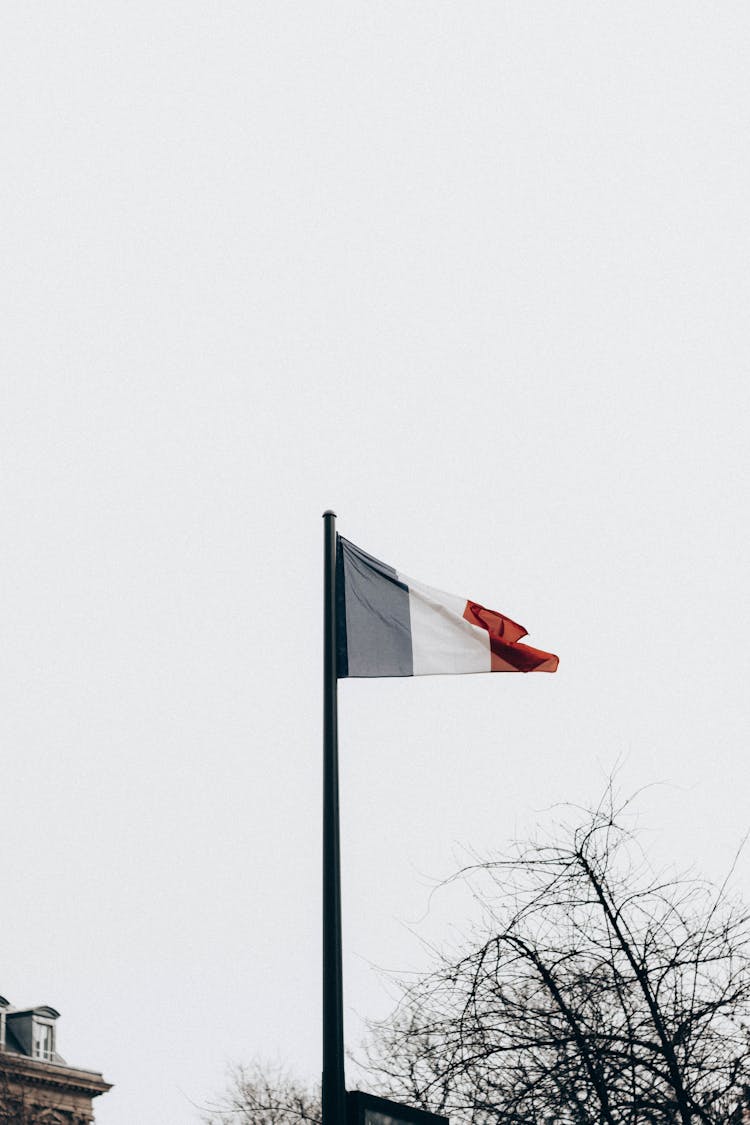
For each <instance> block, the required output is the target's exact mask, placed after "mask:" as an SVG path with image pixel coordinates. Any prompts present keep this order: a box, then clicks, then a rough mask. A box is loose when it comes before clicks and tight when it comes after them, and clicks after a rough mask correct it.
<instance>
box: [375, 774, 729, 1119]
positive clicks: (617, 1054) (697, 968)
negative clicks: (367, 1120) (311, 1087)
mask: <svg viewBox="0 0 750 1125" xmlns="http://www.w3.org/2000/svg"><path fill="white" fill-rule="evenodd" d="M627 820H628V814H627V812H626V806H621V807H619V808H618V807H617V806H616V804H615V802H614V800H613V796H612V792H611V789H610V790H609V791H608V793H607V795H606V796H605V799H604V800H603V802H602V803H601V805H600V806H599V807H598V808H596V809H595V810H593V811H590V812H588V813H587V814H585V815H583V817H582V818H581V817H579V819H578V823H577V824H575V825H573V826H567V827H566V826H559V825H558V826H557V827H556V828H555V829H554V830H553V832H552V834H551V835H548V836H547V837H546V838H544V839H538V840H535V841H533V842H531V843H529V844H526V845H519V846H517V847H516V848H515V849H514V850H513V851H512V852H511V854H509V855H507V856H505V857H503V858H501V859H498V860H493V861H491V862H483V863H477V864H475V865H472V866H471V867H469V868H467V869H466V870H465V871H463V872H462V873H461V875H462V877H464V878H466V879H468V880H470V882H471V883H472V886H473V890H474V893H475V895H476V897H477V899H478V900H479V902H480V904H481V907H482V922H481V924H480V926H479V929H478V932H477V933H476V935H475V937H474V938H473V939H472V940H471V941H470V942H469V943H468V945H467V947H466V948H465V949H464V950H463V952H462V955H461V956H455V955H453V956H451V955H445V954H442V955H438V957H437V963H436V966H435V968H434V969H433V970H432V971H431V972H430V973H429V974H428V975H426V976H424V977H423V978H421V979H418V980H417V981H416V982H415V983H412V984H410V985H408V986H406V987H404V990H403V996H402V999H401V1002H400V1004H399V1006H398V1008H397V1010H396V1013H395V1014H394V1016H393V1017H392V1018H391V1019H390V1020H388V1021H387V1022H385V1023H383V1024H380V1025H376V1026H375V1027H374V1028H373V1038H372V1041H371V1043H370V1045H369V1049H368V1059H369V1067H370V1070H371V1073H372V1074H373V1079H374V1081H375V1082H376V1083H377V1084H378V1086H379V1087H380V1088H381V1089H382V1090H384V1091H385V1092H388V1093H389V1094H391V1095H392V1096H395V1097H398V1098H403V1099H404V1100H406V1101H408V1102H411V1103H412V1104H416V1105H419V1106H422V1107H423V1108H426V1109H432V1110H434V1111H437V1112H443V1113H448V1114H450V1115H451V1117H453V1118H455V1119H457V1120H462V1121H466V1122H472V1123H473V1125H492V1123H494V1122H499V1123H503V1125H537V1123H538V1125H542V1123H545V1125H697V1123H699V1122H700V1123H702V1125H718V1123H719V1122H721V1123H726V1122H729V1121H730V1120H738V1119H739V1118H740V1116H741V1112H742V1105H743V1103H745V1102H746V1099H745V1098H744V1089H743V1088H744V1085H745V1083H748V1082H750V1038H749V1036H748V1026H749V1025H750V959H749V954H750V946H749V944H748V938H749V937H750V923H749V919H748V912H747V910H746V909H745V908H744V907H743V906H742V905H741V904H739V903H737V902H735V901H734V900H733V899H732V898H731V896H730V895H729V893H728V892H727V889H726V883H725V884H724V885H723V886H722V887H719V888H716V887H714V886H711V885H710V884H708V883H706V882H704V881H702V880H700V879H698V878H697V877H695V876H682V877H678V876H676V875H665V876H659V875H656V874H654V872H653V871H652V870H651V869H650V867H649V865H648V863H647V861H646V859H645V857H644V854H643V852H642V850H641V849H640V847H639V845H638V842H637V840H636V838H635V837H634V835H633V834H632V832H631V831H630V830H629V829H628V827H627Z"/></svg>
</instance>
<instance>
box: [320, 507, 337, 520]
mask: <svg viewBox="0 0 750 1125" xmlns="http://www.w3.org/2000/svg"><path fill="white" fill-rule="evenodd" d="M326 516H333V518H334V519H335V518H336V513H335V512H334V511H333V510H332V509H331V508H326V510H325V511H324V512H323V519H325V518H326Z"/></svg>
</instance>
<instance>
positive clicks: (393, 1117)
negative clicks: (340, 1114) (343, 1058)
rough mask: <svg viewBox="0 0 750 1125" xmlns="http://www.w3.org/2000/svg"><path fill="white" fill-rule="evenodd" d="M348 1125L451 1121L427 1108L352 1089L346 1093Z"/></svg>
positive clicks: (418, 1124)
mask: <svg viewBox="0 0 750 1125" xmlns="http://www.w3.org/2000/svg"><path fill="white" fill-rule="evenodd" d="M346 1125H449V1122H448V1118H447V1117H441V1116H440V1115H439V1114H437V1113H428V1112H427V1110H425V1109H415V1108H414V1107H413V1106H410V1105H401V1103H400V1102H392V1101H391V1100H390V1099H389V1098H376V1097H375V1095H374V1094H364V1093H363V1092H362V1091H361V1090H350V1091H349V1092H348V1093H347V1095H346Z"/></svg>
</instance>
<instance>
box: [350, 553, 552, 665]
mask: <svg viewBox="0 0 750 1125" xmlns="http://www.w3.org/2000/svg"><path fill="white" fill-rule="evenodd" d="M336 601H337V604H336V620H337V638H336V648H337V652H336V657H337V660H336V663H337V672H338V678H339V679H346V678H353V677H369V676H432V675H439V674H441V673H447V674H451V673H453V674H461V673H467V672H555V671H556V670H557V664H558V660H557V657H556V656H553V655H552V654H551V653H549V652H542V651H541V650H539V649H536V648H531V647H530V646H529V645H523V644H519V641H520V640H521V638H522V637H525V636H526V630H525V629H524V628H523V626H522V625H518V624H516V622H515V621H511V619H510V618H509V617H506V616H505V615H504V614H502V613H497V612H496V611H495V610H491V609H485V608H484V606H481V605H479V604H478V603H477V602H473V601H468V600H467V599H466V598H460V597H456V596H454V595H453V594H445V593H443V592H442V590H433V589H432V588H431V587H430V586H425V585H424V583H422V582H415V581H414V579H413V578H408V577H407V576H406V575H405V574H401V573H399V572H398V571H397V570H395V569H394V568H393V567H392V566H387V565H386V564H385V563H382V562H380V561H379V560H378V559H375V558H373V557H372V555H368V554H367V553H366V552H365V551H363V550H361V548H360V547H355V545H354V544H353V543H350V542H349V541H348V540H347V539H344V538H342V537H341V536H340V535H339V536H338V537H337V544H336Z"/></svg>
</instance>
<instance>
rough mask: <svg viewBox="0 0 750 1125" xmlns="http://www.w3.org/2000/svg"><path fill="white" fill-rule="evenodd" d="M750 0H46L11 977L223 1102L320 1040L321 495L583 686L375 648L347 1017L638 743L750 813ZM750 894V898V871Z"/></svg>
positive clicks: (14, 203)
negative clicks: (516, 843)
mask: <svg viewBox="0 0 750 1125" xmlns="http://www.w3.org/2000/svg"><path fill="white" fill-rule="evenodd" d="M749 48H750V7H749V6H748V5H747V4H746V3H744V2H737V3H732V2H727V3H721V4H716V3H708V2H706V3H694V2H691V0H679V2H669V3H659V2H654V0H646V2H637V0H636V2H634V0H628V2H627V3H624V2H623V3H603V2H601V0H597V2H589V0H581V2H570V3H559V2H556V0H538V2H535V0H516V2H505V0H491V2H490V0H487V2H483V0H468V2H464V3H456V2H450V3H449V2H445V0H430V2H423V0H406V2H405V0H398V2H395V0H370V2H369V3H362V2H359V0H341V2H337V3H318V2H316V0H307V2H296V3H289V2H285V0H272V2H253V0H242V2H239V0H227V2H218V0H205V2H203V3H196V2H195V0H179V3H178V2H176V0H175V2H173V3H166V2H159V0H156V2H154V0H149V3H145V2H143V0H130V2H129V3H127V4H126V3H119V2H118V3H112V2H107V0H104V2H102V0H96V2H93V0H80V2H79V0H70V2H67V0H54V2H53V0H47V2H35V0H29V2H24V3H16V4H14V3H6V4H5V5H4V6H3V9H2V13H1V14H0V89H1V100H0V106H1V107H2V169H3V170H2V177H0V201H1V204H0V206H1V210H0V216H1V219H0V222H1V229H0V238H1V242H2V245H1V251H2V272H1V273H0V295H1V307H2V324H1V327H0V360H1V365H2V366H1V385H2V400H1V402H0V455H1V456H2V476H1V486H0V513H1V517H0V518H1V522H2V543H3V548H2V554H3V564H2V572H3V573H2V587H1V593H0V667H1V675H0V729H1V737H0V742H1V745H2V770H1V772H0V794H1V799H2V804H1V806H0V813H1V818H2V819H1V823H2V835H3V863H2V866H1V868H0V902H1V903H2V913H1V919H2V920H1V922H0V992H2V993H3V994H4V995H6V996H7V997H8V998H9V999H10V1000H11V1001H12V1002H13V1003H15V1004H19V1005H26V1004H35V1003H49V1004H53V1005H54V1006H56V1007H57V1008H59V1009H60V1010H61V1011H62V1013H63V1016H62V1019H61V1021H60V1028H59V1043H60V1049H61V1051H62V1053H63V1054H64V1055H65V1056H66V1057H67V1058H68V1059H69V1061H71V1062H73V1063H76V1064H80V1065H83V1066H88V1067H91V1068H94V1069H101V1070H102V1071H103V1072H104V1075H105V1077H107V1078H108V1079H109V1080H110V1081H112V1082H114V1083H116V1086H115V1089H114V1090H113V1091H112V1093H111V1094H109V1095H107V1096H105V1097H104V1098H102V1099H101V1101H100V1103H99V1108H98V1111H97V1116H98V1121H99V1122H100V1125H133V1123H134V1122H137V1123H138V1125H183V1123H184V1125H190V1123H191V1122H195V1121H196V1113H195V1110H194V1109H193V1105H192V1103H198V1104H200V1103H201V1102H204V1101H205V1100H206V1099H207V1098H209V1097H210V1096H211V1094H212V1093H214V1092H215V1091H217V1090H218V1089H220V1088H221V1085H222V1081H223V1076H224V1068H225V1066H226V1064H227V1063H229V1062H231V1061H237V1060H242V1059H249V1058H251V1057H253V1056H254V1055H257V1054H261V1055H264V1056H271V1057H276V1058H278V1059H281V1060H284V1061H286V1062H288V1063H289V1065H290V1066H291V1067H292V1068H293V1069H294V1070H296V1071H297V1072H298V1073H299V1074H300V1075H302V1076H304V1077H309V1078H311V1079H314V1078H315V1077H316V1075H317V1073H318V1071H319V1068H320V1030H319V1024H320V1015H319V1009H320V1003H319V997H320V972H319V962H320V938H319V929H320V907H319V895H320V879H319V871H320V798H321V786H320V775H321V746H320V744H321V721H320V720H321V678H322V671H321V641H322V629H321V616H322V605H321V589H322V573H321V569H322V568H321V553H322V531H323V525H322V521H321V518H320V516H321V513H322V511H323V510H324V509H325V508H327V507H333V508H335V509H336V511H337V512H338V514H339V529H340V530H341V531H342V533H344V534H345V535H346V536H347V537H348V538H350V539H352V540H353V541H354V542H356V543H358V544H360V545H361V546H362V547H364V548H365V549H366V550H368V551H370V552H371V553H373V554H375V555H377V556H378V557H380V558H382V559H384V560H385V561H386V562H388V563H390V564H392V565H394V566H396V567H397V568H398V569H400V570H403V571H405V572H406V573H407V574H411V575H413V576H414V577H416V578H418V579H420V580H422V581H424V582H427V583H429V584H431V585H434V586H438V587H440V588H442V589H446V590H449V591H452V592H454V593H457V594H460V595H464V596H468V597H472V598H474V599H476V600H478V601H481V602H482V603H483V604H485V605H489V606H491V607H493V608H496V609H499V610H501V611H504V612H506V613H508V614H509V615H510V616H512V617H513V618H515V619H516V620H519V621H521V622H523V623H524V625H526V627H527V628H528V629H529V632H530V641H531V643H532V644H536V645H538V646H539V647H541V648H545V649H548V650H551V651H553V652H557V653H559V655H560V658H561V665H560V671H559V673H558V674H557V675H556V676H473V677H452V678H446V677H438V678H434V679H424V680H405V681H389V680H381V681H370V682H366V681H358V682H356V681H354V682H347V683H344V684H342V686H341V690H340V699H341V713H340V723H341V759H342V764H341V770H342V779H341V781H342V801H343V811H342V849H343V861H344V930H345V933H344V940H345V972H346V980H345V993H346V1018H347V1040H348V1043H349V1045H350V1046H352V1047H356V1045H357V1042H358V1041H359V1039H360V1037H361V1021H362V1019H363V1018H366V1017H367V1016H373V1015H382V1014H383V1013H384V1012H385V1011H386V1010H387V1008H388V1003H389V1001H388V997H387V994H386V992H385V991H384V988H383V985H382V984H381V982H380V979H379V975H378V973H377V972H376V970H375V968H374V966H375V967H376V966H383V967H387V968H392V969H404V968H407V967H418V966H419V965H420V964H423V963H424V960H425V954H424V952H423V949H422V946H421V945H420V942H419V938H420V936H424V935H425V934H429V936H430V937H437V938H438V939H440V940H442V939H446V940H451V938H452V935H455V934H457V933H459V932H460V931H461V927H462V924H463V923H464V921H465V917H466V911H467V910H468V903H467V902H466V901H464V899H462V898H461V896H460V895H457V896H456V895H454V896H453V897H451V896H448V897H445V896H441V895H440V894H438V895H437V896H436V898H434V899H433V900H432V903H431V904H430V903H429V894H430V890H431V888H432V886H433V880H435V879H437V878H440V877H441V876H445V875H447V874H449V873H450V872H451V871H452V870H453V869H454V867H455V865H456V863H457V862H458V860H459V858H460V856H461V854H462V849H463V848H466V847H473V848H475V849H478V850H479V851H480V852H483V851H485V850H489V849H496V848H499V847H501V846H502V845H503V844H504V842H505V841H506V840H508V839H509V837H511V836H513V835H514V834H516V833H522V832H524V831H526V830H527V829H528V828H529V827H530V826H532V825H533V824H534V823H535V822H536V821H537V820H538V819H539V817H540V816H542V815H543V810H544V809H545V808H547V807H548V806H550V805H551V804H553V803H554V802H556V801H562V800H571V801H587V800H591V799H594V798H596V796H597V795H598V794H599V792H600V791H601V788H602V786H603V783H604V778H605V777H606V774H607V772H608V771H609V770H610V769H611V768H612V767H613V765H614V764H615V763H616V762H617V761H620V762H621V770H620V781H621V786H622V788H623V791H625V792H629V791H630V790H632V789H634V788H635V787H637V786H639V785H643V784H645V783H648V782H653V781H659V782H663V783H665V784H663V785H660V786H658V787H656V788H654V789H651V790H649V791H648V793H647V794H646V795H645V796H644V798H643V800H642V801H641V805H640V808H641V814H640V815H641V821H642V823H643V827H644V832H645V833H646V836H645V838H646V840H647V842H649V846H651V847H652V848H653V854H654V857H655V861H657V860H658V861H661V860H670V859H671V860H675V861H677V862H678V863H680V864H695V865H696V866H697V867H698V868H699V869H700V870H703V871H706V872H708V873H709V874H710V875H712V876H718V875H720V874H722V873H723V872H724V871H725V870H726V868H727V867H728V866H729V863H730V862H731V858H732V855H733V854H734V851H735V849H736V846H737V844H738V842H739V840H740V838H741V837H742V835H743V834H744V833H745V832H746V830H747V829H748V827H750V803H749V802H748V773H749V772H750V769H749V767H748V721H749V720H750V690H749V689H748V681H749V677H750V657H749V655H748V653H749V651H750V601H749V599H748V563H747V554H748V539H749V537H748V532H747V512H748V462H749V459H750V458H749V453H748V445H749V442H748V421H749V417H748V413H749V411H748V408H749V407H750V388H749V385H748V384H749V374H750V372H749V367H748V358H749V354H748V353H749V347H748V345H749V342H750V330H749V328H748V308H749V307H750V285H749V266H748V263H749V262H750V220H749V212H748V199H749V198H750V66H748V50H749ZM737 883H738V885H739V887H740V889H741V890H743V891H744V893H745V894H747V895H748V896H749V897H750V858H748V857H745V858H743V860H742V861H741V863H740V865H739V868H738V872H737Z"/></svg>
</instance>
